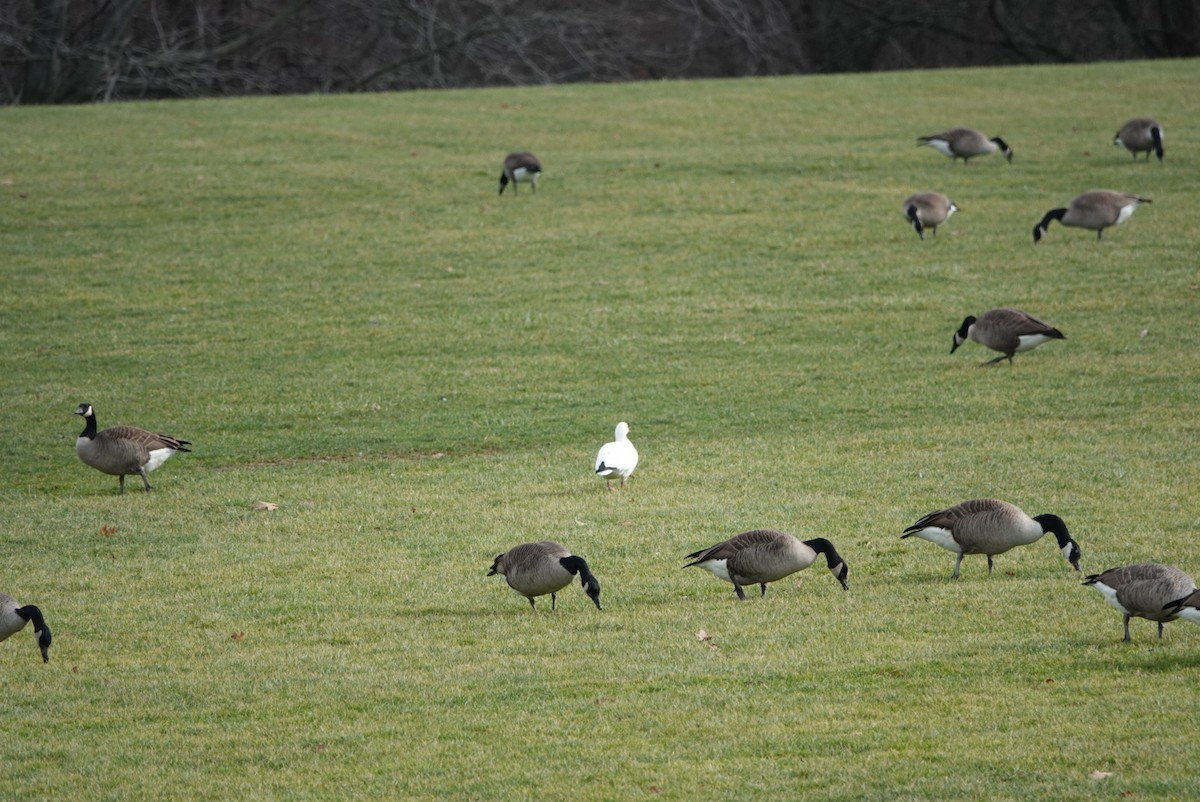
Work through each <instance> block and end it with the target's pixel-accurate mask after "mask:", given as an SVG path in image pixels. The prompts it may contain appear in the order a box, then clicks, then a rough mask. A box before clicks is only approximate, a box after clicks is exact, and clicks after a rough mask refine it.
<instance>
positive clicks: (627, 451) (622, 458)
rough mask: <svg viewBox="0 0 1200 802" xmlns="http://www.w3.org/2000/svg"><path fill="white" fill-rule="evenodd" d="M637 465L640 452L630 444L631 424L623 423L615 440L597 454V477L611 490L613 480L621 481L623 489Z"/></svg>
mask: <svg viewBox="0 0 1200 802" xmlns="http://www.w3.org/2000/svg"><path fill="white" fill-rule="evenodd" d="M637 464H638V450H637V449H636V448H634V447H633V443H631V442H629V424H628V423H626V422H625V421H621V422H620V423H618V424H617V429H616V432H615V433H614V435H613V440H612V441H611V442H608V443H605V444H604V445H602V446H600V452H599V453H598V454H596V475H597V476H599V477H600V478H601V479H603V480H604V483H605V485H606V486H607V487H608V489H609V490H612V489H613V486H612V480H613V479H620V480H621V487H624V486H625V480H626V479H628V478H629V477H630V475H631V474H632V473H633V469H634V468H636V467H637Z"/></svg>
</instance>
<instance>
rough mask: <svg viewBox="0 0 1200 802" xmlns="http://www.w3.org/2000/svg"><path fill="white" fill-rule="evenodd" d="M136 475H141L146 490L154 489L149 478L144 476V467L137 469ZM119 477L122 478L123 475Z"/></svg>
mask: <svg viewBox="0 0 1200 802" xmlns="http://www.w3.org/2000/svg"><path fill="white" fill-rule="evenodd" d="M138 475H139V476H141V477H142V484H144V485H145V486H146V491H147V492H149V491H151V490H153V489H154V488H153V487H151V486H150V480H149V478H147V477H146V469H145V468H142V469H141V470H140V471H138ZM121 478H122V479H124V478H125V477H124V476H122V477H121Z"/></svg>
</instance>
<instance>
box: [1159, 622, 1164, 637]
mask: <svg viewBox="0 0 1200 802" xmlns="http://www.w3.org/2000/svg"><path fill="white" fill-rule="evenodd" d="M1162 628H1163V622H1162V621H1159V622H1158V639H1159V640H1162Z"/></svg>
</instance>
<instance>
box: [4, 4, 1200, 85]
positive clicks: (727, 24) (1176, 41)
mask: <svg viewBox="0 0 1200 802" xmlns="http://www.w3.org/2000/svg"><path fill="white" fill-rule="evenodd" d="M1198 42H1200V11H1198V10H1197V6H1196V3H1195V2H1194V0H1077V1H1076V2H1073V3H1045V2H1041V0H987V2H984V3H971V2H963V0H590V2H583V1H582V0H285V1H284V2H278V0H8V2H5V3H0V101H2V102H5V103H59V102H88V101H95V100H113V99H129V98H141V97H196V96H208V95H230V94H266V93H286V92H362V91H381V90H389V89H404V88H425V87H449V86H488V85H502V84H531V83H559V82H569V81H623V80H631V79H646V78H687V77H700V76H742V75H771V74H787V73H797V72H838V71H848V70H855V71H862V70H873V69H903V68H912V67H940V66H950V65H975V64H1008V63H1028V62H1062V61H1087V60H1096V59H1123V58H1148V57H1168V56H1170V57H1177V56H1195V55H1200V46H1198Z"/></svg>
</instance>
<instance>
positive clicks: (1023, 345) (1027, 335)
mask: <svg viewBox="0 0 1200 802" xmlns="http://www.w3.org/2000/svg"><path fill="white" fill-rule="evenodd" d="M1066 338H1067V336H1066V335H1065V334H1063V333H1062V332H1061V331H1059V330H1058V329H1056V328H1054V327H1053V326H1051V325H1050V324H1049V323H1047V322H1045V321H1044V320H1039V319H1038V318H1036V317H1034V316H1033V315H1031V314H1029V313H1028V312H1026V311H1024V310H1021V309H1014V308H1012V307H1001V308H999V309H989V310H988V311H987V312H984V313H983V314H982V315H980V316H979V317H975V316H974V315H967V316H966V317H965V318H963V322H962V325H961V326H959V328H958V331H956V332H954V342H953V344H952V345H951V346H950V353H952V354H953V353H954V352H955V351H957V350H958V347H959V346H960V345H962V344H963V343H965V342H966V341H967V340H969V339H970V340H974V341H975V342H977V343H979V344H980V345H982V346H984V347H986V348H990V349H992V350H993V351H999V352H1000V356H998V357H996V358H995V359H991V360H988V361H987V362H984V363H983V364H985V365H994V364H996V363H997V362H1003V361H1004V360H1005V359H1007V360H1008V364H1010V365H1011V364H1012V360H1013V354H1017V353H1020V352H1021V351H1032V350H1033V349H1034V348H1037V347H1038V346H1039V345H1041V344H1042V343H1046V342H1050V340H1065V339H1066Z"/></svg>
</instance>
